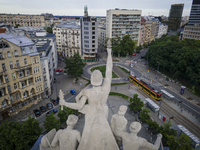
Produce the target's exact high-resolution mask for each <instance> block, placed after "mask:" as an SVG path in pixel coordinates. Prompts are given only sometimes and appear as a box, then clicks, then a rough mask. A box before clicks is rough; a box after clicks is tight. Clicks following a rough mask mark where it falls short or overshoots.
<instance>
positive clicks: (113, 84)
mask: <svg viewBox="0 0 200 150" xmlns="http://www.w3.org/2000/svg"><path fill="white" fill-rule="evenodd" d="M124 84H127V83H126V82H123V83H111V86H115V85H124Z"/></svg>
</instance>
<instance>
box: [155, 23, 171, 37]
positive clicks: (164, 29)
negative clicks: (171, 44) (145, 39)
mask: <svg viewBox="0 0 200 150" xmlns="http://www.w3.org/2000/svg"><path fill="white" fill-rule="evenodd" d="M167 30H168V25H167V24H165V23H161V22H160V23H159V28H158V36H157V37H156V38H161V37H162V35H164V34H167Z"/></svg>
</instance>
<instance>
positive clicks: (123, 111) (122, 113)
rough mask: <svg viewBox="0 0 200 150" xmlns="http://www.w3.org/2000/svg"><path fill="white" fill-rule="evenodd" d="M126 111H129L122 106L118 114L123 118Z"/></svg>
mask: <svg viewBox="0 0 200 150" xmlns="http://www.w3.org/2000/svg"><path fill="white" fill-rule="evenodd" d="M126 110H127V106H125V105H121V106H120V107H119V111H118V114H119V115H122V116H123V115H124V114H125V113H126Z"/></svg>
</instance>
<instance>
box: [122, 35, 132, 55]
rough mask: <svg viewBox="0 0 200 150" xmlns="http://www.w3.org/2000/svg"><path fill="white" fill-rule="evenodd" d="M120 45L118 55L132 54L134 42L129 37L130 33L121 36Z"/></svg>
mask: <svg viewBox="0 0 200 150" xmlns="http://www.w3.org/2000/svg"><path fill="white" fill-rule="evenodd" d="M120 45H121V48H122V49H121V52H120V55H121V56H127V55H132V54H133V52H134V48H135V45H136V44H135V42H133V40H132V39H131V37H130V35H129V34H127V35H125V36H124V37H122V40H121V43H120Z"/></svg>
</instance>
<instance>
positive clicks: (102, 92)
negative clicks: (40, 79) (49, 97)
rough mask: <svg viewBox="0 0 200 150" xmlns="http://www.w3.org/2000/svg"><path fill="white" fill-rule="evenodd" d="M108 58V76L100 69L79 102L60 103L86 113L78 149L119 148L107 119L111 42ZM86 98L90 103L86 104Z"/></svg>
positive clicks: (78, 99)
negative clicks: (103, 75)
mask: <svg viewBox="0 0 200 150" xmlns="http://www.w3.org/2000/svg"><path fill="white" fill-rule="evenodd" d="M107 47H108V48H107V52H108V58H107V65H106V78H105V80H104V82H103V84H102V81H103V77H102V74H101V72H100V71H99V70H95V71H93V73H92V75H91V84H92V85H93V87H92V88H91V89H84V90H83V91H81V92H80V93H79V94H78V95H77V96H76V102H77V103H67V102H65V101H64V100H63V99H61V100H60V102H59V104H60V105H61V106H62V105H65V106H66V107H69V108H72V109H76V110H79V112H81V113H83V114H85V125H84V129H83V133H82V138H81V141H80V144H79V146H78V150H119V148H118V146H117V143H116V141H115V138H114V136H113V134H112V131H111V128H110V126H109V123H108V121H107V117H108V106H107V104H106V102H107V98H108V95H109V92H110V88H111V87H110V86H111V80H112V67H113V64H112V56H111V42H110V40H109V41H108V46H107ZM86 100H88V104H87V105H86V104H85V103H86Z"/></svg>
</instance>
